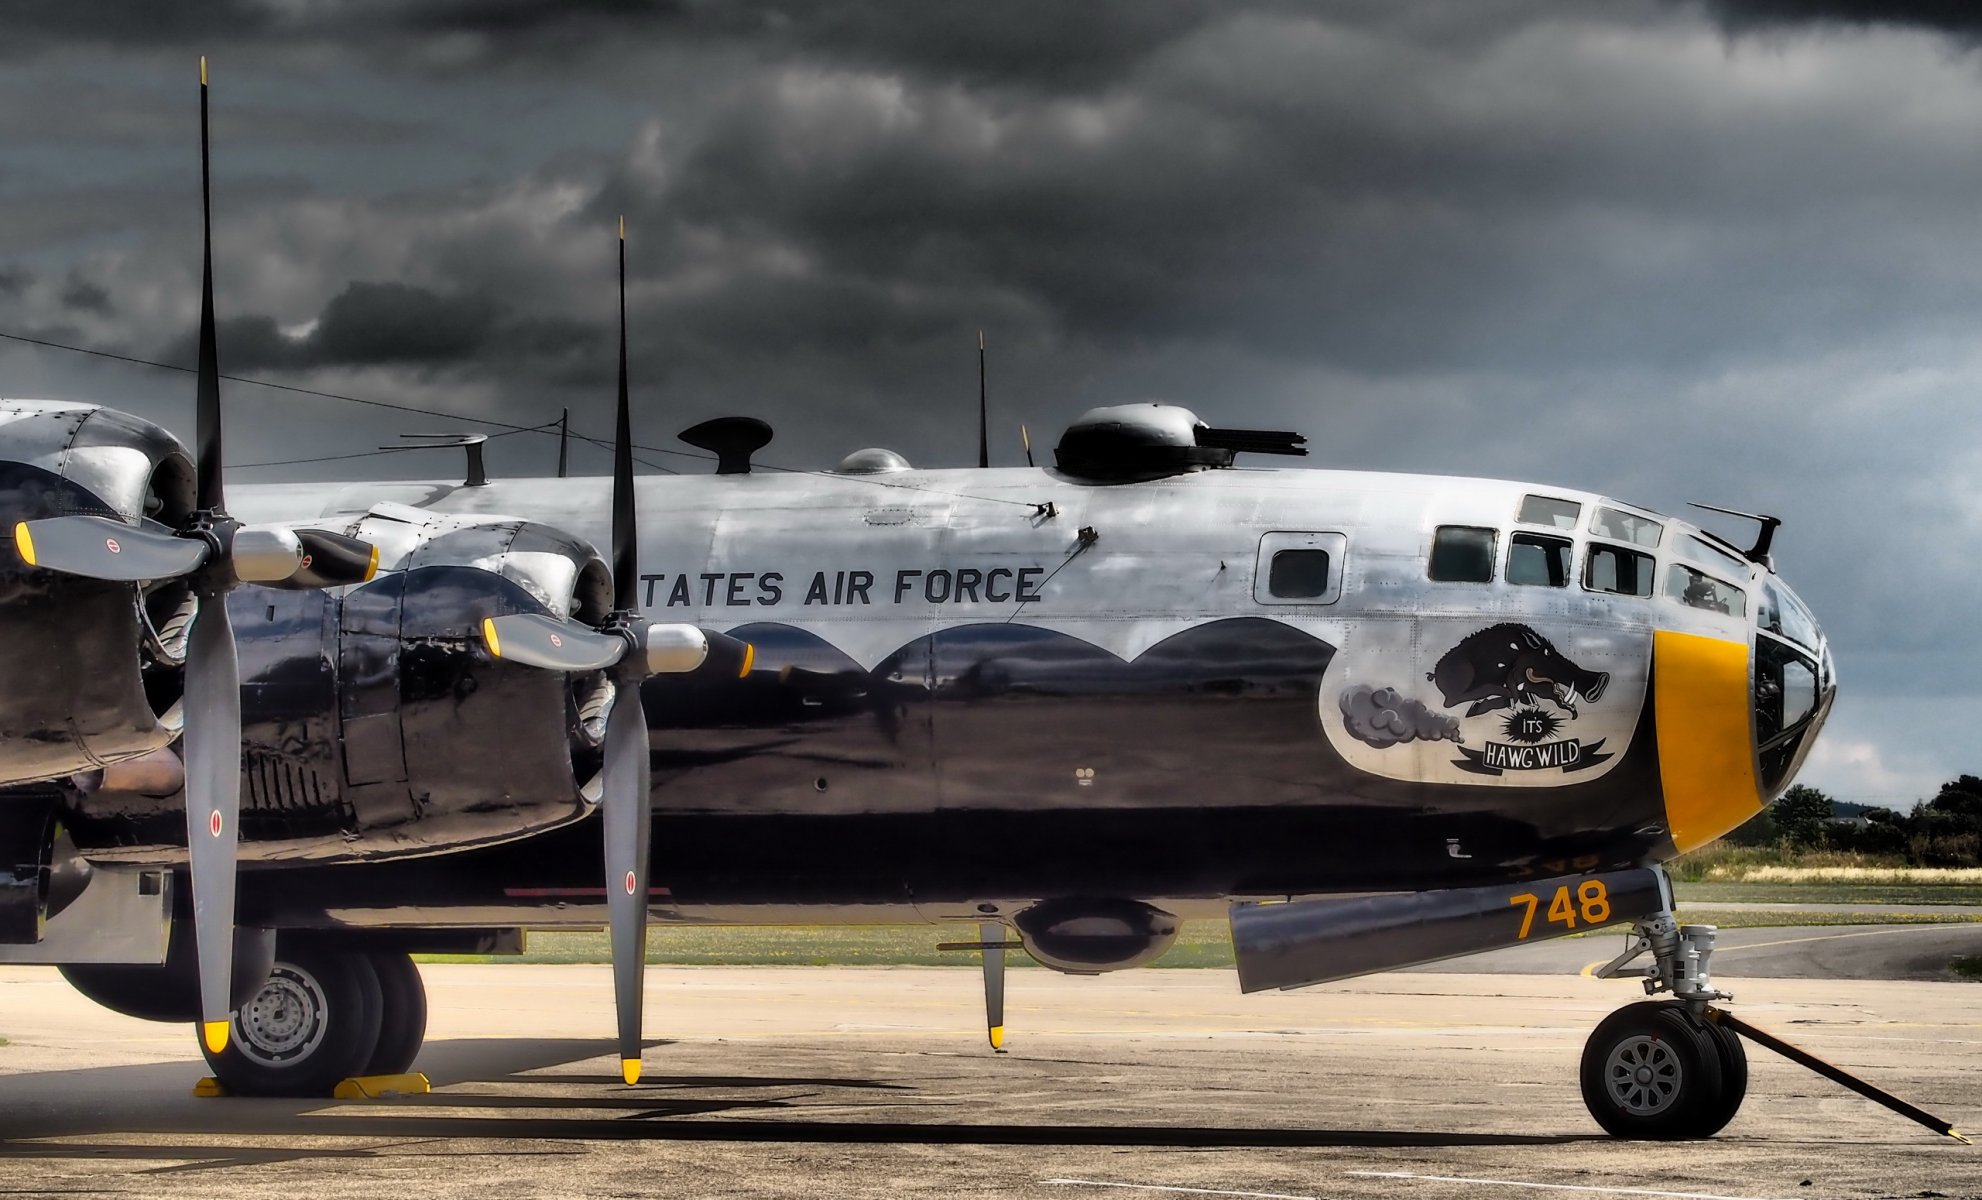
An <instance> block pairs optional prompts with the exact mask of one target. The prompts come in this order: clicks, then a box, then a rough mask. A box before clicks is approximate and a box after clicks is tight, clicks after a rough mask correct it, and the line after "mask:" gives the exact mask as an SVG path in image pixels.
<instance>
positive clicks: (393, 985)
mask: <svg viewBox="0 0 1982 1200" xmlns="http://www.w3.org/2000/svg"><path fill="white" fill-rule="evenodd" d="M372 969H373V970H375V971H377V972H378V977H379V992H380V994H381V995H382V997H383V998H384V1001H385V1011H384V1020H383V1022H382V1023H381V1024H380V1026H379V1041H378V1046H377V1047H376V1048H374V1049H373V1050H372V1057H371V1061H369V1062H367V1063H366V1064H365V1071H364V1073H365V1074H367V1075H403V1074H405V1073H406V1072H407V1071H410V1070H412V1068H413V1060H414V1059H415V1058H417V1057H419V1054H420V1043H421V1042H422V1041H424V1040H426V1036H427V987H426V984H425V983H423V982H422V981H421V979H420V968H419V967H418V966H416V965H414V962H413V956H412V955H410V954H401V953H398V952H395V951H380V952H378V953H376V954H373V955H372Z"/></svg>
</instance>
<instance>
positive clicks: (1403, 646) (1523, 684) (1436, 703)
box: [1329, 622, 1643, 784]
mask: <svg viewBox="0 0 1982 1200" xmlns="http://www.w3.org/2000/svg"><path fill="white" fill-rule="evenodd" d="M1441 628H1445V629H1450V628H1451V626H1449V625H1444V626H1441V624H1439V623H1432V624H1429V625H1428V626H1427V627H1426V628H1424V629H1421V630H1420V631H1419V636H1417V637H1415V638H1411V639H1410V641H1409V643H1408V644H1407V643H1406V642H1405V641H1404V639H1403V637H1402V636H1401V631H1399V633H1400V636H1393V637H1392V638H1390V639H1388V640H1383V639H1378V640H1375V641H1373V642H1372V643H1371V644H1369V645H1366V646H1364V647H1361V648H1359V650H1358V651H1357V652H1355V653H1350V654H1345V656H1344V657H1345V659H1348V660H1350V662H1349V670H1348V671H1347V672H1345V678H1344V680H1343V681H1342V682H1343V684H1344V686H1343V687H1342V690H1341V691H1340V692H1339V693H1337V694H1336V706H1337V707H1338V708H1339V709H1340V711H1341V721H1340V724H1339V725H1337V724H1334V723H1333V722H1330V723H1329V734H1330V739H1331V740H1332V741H1334V742H1335V743H1336V744H1337V746H1338V748H1340V749H1341V750H1342V751H1343V752H1344V756H1345V757H1346V758H1348V759H1349V760H1350V761H1351V762H1353V763H1355V764H1356V765H1357V766H1358V767H1361V768H1362V769H1364V770H1367V771H1372V772H1374V773H1376V774H1379V775H1388V776H1390V777H1392V778H1408V779H1418V780H1421V781H1424V782H1452V783H1459V782H1484V781H1485V780H1483V779H1482V777H1485V779H1492V780H1497V781H1499V782H1504V783H1538V784H1547V783H1549V782H1566V780H1564V779H1563V777H1564V776H1567V775H1572V774H1575V773H1577V772H1583V771H1589V770H1590V769H1591V768H1594V767H1600V766H1602V765H1603V764H1605V763H1607V762H1609V761H1611V760H1612V759H1614V758H1615V757H1616V756H1617V750H1618V749H1619V748H1620V745H1621V742H1622V741H1624V740H1628V737H1629V730H1630V724H1629V723H1630V722H1632V721H1635V719H1636V717H1637V712H1638V704H1637V701H1638V700H1639V699H1640V698H1641V697H1642V694H1643V666H1642V661H1643V660H1642V657H1641V656H1642V653H1643V651H1642V648H1635V647H1632V646H1629V645H1621V644H1612V643H1611V642H1609V641H1607V640H1606V639H1595V640H1594V641H1592V642H1591V645H1590V646H1588V647H1587V649H1588V650H1590V651H1591V652H1592V653H1594V654H1597V655H1600V656H1601V657H1600V658H1599V659H1598V660H1597V661H1600V662H1603V663H1604V665H1610V666H1613V669H1614V670H1622V671H1623V675H1624V676H1625V677H1626V678H1627V679H1628V682H1627V683H1626V684H1625V685H1624V686H1623V687H1622V688H1621V689H1620V688H1617V687H1613V684H1612V676H1613V671H1607V670H1592V669H1589V668H1586V667H1585V666H1584V665H1583V663H1582V662H1580V661H1578V659H1581V658H1584V657H1585V653H1584V650H1582V649H1579V650H1578V652H1577V658H1574V659H1572V658H1571V657H1570V656H1569V655H1568V654H1566V653H1564V652H1563V651H1561V650H1558V649H1557V648H1556V646H1555V643H1553V642H1552V641H1550V640H1549V639H1548V638H1547V637H1545V636H1543V635H1542V634H1541V633H1539V632H1537V631H1536V630H1535V629H1534V628H1533V627H1531V626H1528V625H1523V624H1517V623H1513V622H1506V623H1502V624H1498V625H1489V626H1487V627H1486V628H1484V629H1479V630H1475V631H1473V632H1471V633H1467V634H1464V635H1463V636H1459V637H1456V638H1455V639H1454V640H1453V641H1451V642H1446V641H1445V639H1444V638H1443V637H1440V636H1438V634H1439V632H1440V630H1441ZM1461 628H1463V626H1462V627H1461ZM1453 632H1454V633H1456V632H1457V631H1456V630H1454V631H1453ZM1448 636H1450V635H1448ZM1589 640H1590V639H1586V641H1589ZM1440 646H1448V647H1449V648H1447V649H1445V650H1444V651H1443V652H1442V653H1440V651H1439V649H1438V647H1440ZM1425 647H1429V649H1425ZM1421 654H1422V655H1423V657H1420V655H1421ZM1434 654H1436V655H1438V657H1437V659H1436V660H1435V661H1434V662H1432V663H1431V664H1430V667H1429V669H1426V667H1425V665H1424V661H1425V659H1428V658H1430V657H1431V656H1432V655H1434ZM1619 654H1621V655H1624V656H1625V662H1623V663H1617V664H1613V663H1612V661H1611V659H1612V658H1613V656H1615V655H1619ZM1634 660H1635V661H1634ZM1417 679H1422V680H1423V683H1422V684H1419V683H1416V682H1414V681H1415V680H1417ZM1398 680H1401V682H1395V683H1393V682H1392V681H1398ZM1620 691H1621V692H1622V694H1621V695H1620V694H1619V693H1620ZM1607 695H1609V696H1611V699H1610V701H1609V702H1605V697H1606V696H1607ZM1627 710H1628V711H1627ZM1338 734H1347V735H1348V737H1349V738H1352V739H1354V743H1359V745H1358V744H1354V743H1350V742H1348V741H1345V740H1344V739H1343V738H1342V737H1340V736H1338ZM1440 743H1452V744H1451V745H1449V746H1445V745H1441V744H1440ZM1399 746H1405V747H1409V749H1406V750H1401V751H1400V750H1395V749H1394V748H1395V747H1399ZM1363 747H1368V748H1369V749H1364V748H1363ZM1372 750H1374V751H1380V752H1382V753H1378V754H1372V753H1371V751H1372ZM1597 773H1598V774H1602V772H1601V771H1599V772H1597Z"/></svg>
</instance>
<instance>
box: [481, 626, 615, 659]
mask: <svg viewBox="0 0 1982 1200" xmlns="http://www.w3.org/2000/svg"><path fill="white" fill-rule="evenodd" d="M482 641H483V642H484V643H485V644H486V645H487V646H488V648H489V653H490V654H492V655H494V656H495V657H497V658H500V659H502V660H503V661H505V662H514V663H522V664H523V665H524V666H526V667H542V668H544V669H545V670H547V671H574V672H576V671H600V670H604V669H605V668H607V667H610V666H612V665H613V664H614V663H616V662H618V661H619V660H620V659H621V658H624V657H625V656H626V639H625V638H621V637H615V636H614V635H612V634H610V633H600V632H599V631H598V630H596V629H587V628H586V627H585V626H583V625H574V624H572V623H571V622H569V621H560V620H558V619H557V618H556V617H553V616H547V615H545V614H543V613H512V614H510V615H509V616H506V617H485V618H483V619H482Z"/></svg>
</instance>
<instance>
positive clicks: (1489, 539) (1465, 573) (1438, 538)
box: [1431, 525, 1500, 583]
mask: <svg viewBox="0 0 1982 1200" xmlns="http://www.w3.org/2000/svg"><path fill="white" fill-rule="evenodd" d="M1499 538H1500V531H1499V530H1495V529H1480V528H1476V527H1474V526H1471V525H1440V526H1439V527H1438V531H1437V532H1436V533H1434V534H1433V535H1432V541H1431V577H1432V578H1433V579H1435V580H1437V581H1438V582H1440V583H1492V582H1493V556H1494V551H1495V550H1496V549H1497V548H1498V542H1499Z"/></svg>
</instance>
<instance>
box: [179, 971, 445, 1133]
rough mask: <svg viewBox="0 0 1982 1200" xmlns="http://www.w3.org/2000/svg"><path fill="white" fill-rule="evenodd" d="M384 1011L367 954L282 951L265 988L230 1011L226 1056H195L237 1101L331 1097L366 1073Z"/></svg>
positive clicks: (205, 1050)
mask: <svg viewBox="0 0 1982 1200" xmlns="http://www.w3.org/2000/svg"><path fill="white" fill-rule="evenodd" d="M407 965H408V966H411V965H412V964H411V963H410V962H409V963H408V964H407ZM384 1007H385V1005H384V997H383V993H382V991H381V989H380V986H379V975H378V971H377V969H376V968H375V967H374V966H373V965H372V958H371V956H370V955H367V954H362V953H353V952H350V951H339V950H328V949H324V948H320V947H314V946H308V945H302V946H294V947H289V946H282V947H278V949H277V950H276V954H275V965H274V967H273V968H272V969H271V970H270V971H269V976H268V981H267V982H266V983H264V984H262V986H261V990H259V991H257V992H256V993H255V994H254V995H253V996H252V997H250V998H249V1000H248V1002H247V1003H246V1004H243V1005H242V1006H241V1007H240V1008H239V1009H238V1010H236V1011H235V1013H234V1016H233V1022H232V1025H233V1027H232V1029H231V1030H230V1036H229V1038H228V1041H227V1049H225V1050H223V1051H221V1052H220V1053H219V1054H214V1053H212V1052H211V1051H208V1050H207V1049H206V1047H205V1046H204V1045H202V1046H201V1047H200V1051H201V1053H202V1054H204V1055H206V1061H207V1065H208V1066H209V1067H211V1068H212V1069H213V1074H214V1077H215V1078H216V1079H218V1080H220V1082H221V1084H222V1085H223V1086H225V1087H226V1088H227V1090H228V1091H229V1092H231V1093H233V1094H235V1095H237V1096H328V1095H329V1094H330V1092H331V1089H332V1088H334V1087H336V1086H337V1084H338V1083H339V1082H340V1081H342V1080H344V1079H348V1078H350V1077H351V1076H353V1075H361V1074H364V1073H365V1069H366V1066H367V1064H368V1063H369V1062H370V1061H371V1058H372V1054H373V1051H374V1050H376V1049H377V1048H378V1045H379V1030H380V1026H381V1019H382V1015H383V1012H384ZM421 1007H422V1014H423V1017H424V1008H425V1005H424V1003H423V1004H422V1006H421ZM422 1025H423V1026H424V1020H423V1021H422ZM416 1048H417V1043H416Z"/></svg>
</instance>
